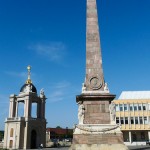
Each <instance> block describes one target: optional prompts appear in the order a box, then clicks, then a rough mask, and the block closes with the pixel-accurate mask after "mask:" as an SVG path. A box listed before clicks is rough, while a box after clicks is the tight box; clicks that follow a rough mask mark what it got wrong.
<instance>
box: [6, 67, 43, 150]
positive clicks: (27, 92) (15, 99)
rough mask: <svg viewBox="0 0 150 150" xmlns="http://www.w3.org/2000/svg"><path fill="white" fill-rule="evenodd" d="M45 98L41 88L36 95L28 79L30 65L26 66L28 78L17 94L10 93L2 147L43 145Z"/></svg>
mask: <svg viewBox="0 0 150 150" xmlns="http://www.w3.org/2000/svg"><path fill="white" fill-rule="evenodd" d="M45 100H46V97H45V95H44V91H43V90H41V91H40V95H39V96H38V94H37V90H36V88H35V86H34V85H33V84H32V81H31V79H30V66H28V79H27V81H26V83H25V84H24V85H23V86H22V88H21V89H20V93H19V95H14V94H12V95H10V107H9V116H8V118H6V120H5V135H4V145H3V148H6V149H32V148H38V147H39V145H40V144H42V145H43V146H45V143H46V119H45ZM20 104H22V105H20ZM19 107H21V108H19ZM19 110H22V112H23V113H22V114H21V113H19ZM33 110H35V112H36V113H35V116H34V117H33V116H32V111H33Z"/></svg>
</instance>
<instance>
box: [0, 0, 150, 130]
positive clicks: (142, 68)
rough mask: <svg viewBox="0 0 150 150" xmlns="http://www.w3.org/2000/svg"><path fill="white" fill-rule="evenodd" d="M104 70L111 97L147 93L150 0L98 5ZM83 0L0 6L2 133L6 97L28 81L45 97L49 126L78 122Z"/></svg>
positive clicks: (28, 0) (27, 0)
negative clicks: (28, 76)
mask: <svg viewBox="0 0 150 150" xmlns="http://www.w3.org/2000/svg"><path fill="white" fill-rule="evenodd" d="M97 4H98V15H99V25H100V34H101V46H102V57H103V69H104V76H105V80H106V82H107V83H108V86H109V89H110V91H111V93H112V94H116V95H117V97H118V96H119V95H120V93H121V91H123V90H150V85H149V83H150V77H149V76H150V67H149V64H150V9H149V8H150V1H149V0H144V1H142V0H121V1H120V0H108V1H105V0H97ZM85 21H86V0H43V1H41V0H21V1H20V0H14V1H12V0H5V1H0V53H1V54H0V61H1V63H0V68H1V69H0V74H1V77H0V110H1V112H0V122H1V123H0V129H3V128H4V120H5V118H6V117H7V116H8V108H9V95H10V94H12V93H15V94H18V93H19V90H20V88H21V86H22V85H23V84H24V82H25V80H26V78H27V71H26V67H27V65H28V64H30V65H31V66H32V71H31V73H32V75H31V78H32V81H33V84H34V85H35V86H36V88H37V90H38V92H39V91H40V89H41V88H44V89H45V94H46V96H47V98H48V99H47V102H46V118H47V121H48V124H47V127H56V126H58V125H59V126H62V127H72V126H73V124H75V123H77V122H78V121H77V105H76V98H75V96H76V95H78V94H80V93H81V85H82V82H83V81H84V77H85V31H86V30H85Z"/></svg>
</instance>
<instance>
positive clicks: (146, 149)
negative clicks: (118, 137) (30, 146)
mask: <svg viewBox="0 0 150 150" xmlns="http://www.w3.org/2000/svg"><path fill="white" fill-rule="evenodd" d="M43 150H69V147H59V148H44V149H43ZM129 150H150V146H129Z"/></svg>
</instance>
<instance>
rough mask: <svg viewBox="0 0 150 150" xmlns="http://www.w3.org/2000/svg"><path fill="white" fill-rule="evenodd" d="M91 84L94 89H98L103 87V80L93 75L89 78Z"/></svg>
mask: <svg viewBox="0 0 150 150" xmlns="http://www.w3.org/2000/svg"><path fill="white" fill-rule="evenodd" d="M89 85H90V88H91V89H92V90H98V89H100V88H101V87H102V85H103V82H102V80H101V79H100V78H99V77H97V76H93V77H91V78H90V79H89Z"/></svg>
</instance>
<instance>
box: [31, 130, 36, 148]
mask: <svg viewBox="0 0 150 150" xmlns="http://www.w3.org/2000/svg"><path fill="white" fill-rule="evenodd" d="M36 139H37V133H36V131H35V130H32V131H31V141H30V143H31V144H30V145H31V146H30V147H31V149H35V148H37V147H36Z"/></svg>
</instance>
